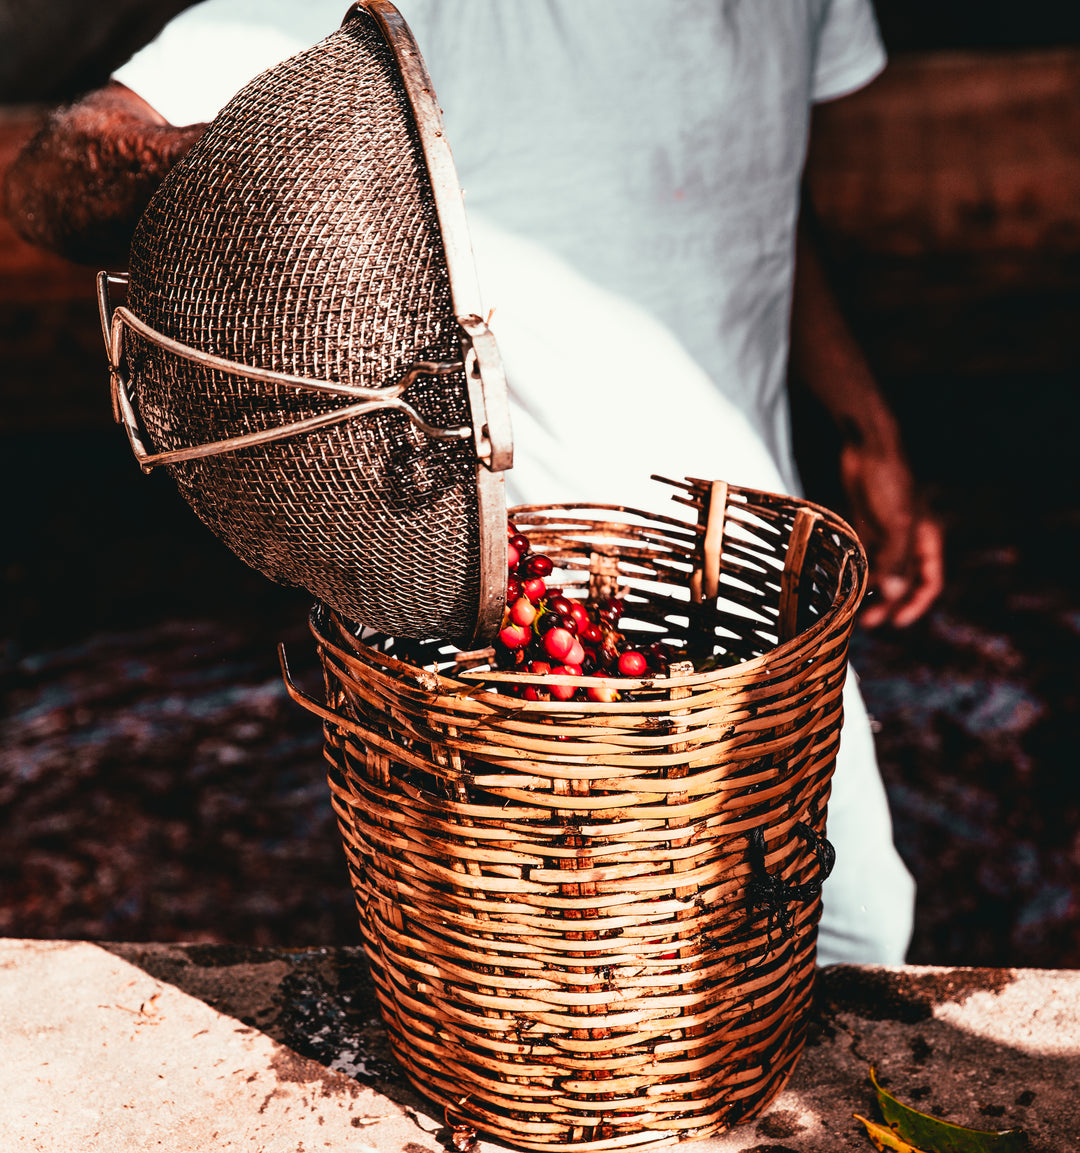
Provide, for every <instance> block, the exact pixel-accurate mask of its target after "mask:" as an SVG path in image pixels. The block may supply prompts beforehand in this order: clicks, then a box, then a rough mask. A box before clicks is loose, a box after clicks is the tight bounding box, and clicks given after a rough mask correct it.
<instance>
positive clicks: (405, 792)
mask: <svg viewBox="0 0 1080 1153" xmlns="http://www.w3.org/2000/svg"><path fill="white" fill-rule="evenodd" d="M679 489H680V491H679V495H677V497H676V499H678V500H681V501H682V502H683V503H685V504H689V505H691V506H692V507H693V508H695V509H696V510H697V512H698V523H697V524H696V525H695V524H693V523H688V522H687V521H683V520H677V519H673V518H668V517H661V516H650V515H646V514H643V513H635V512H633V511H631V510H626V509H619V508H615V507H612V506H598V507H596V508H593V509H579V508H576V507H571V506H561V505H560V506H553V507H545V508H540V507H528V508H524V509H517V510H514V513H513V515H514V519H515V522H516V523H517V525H518V527H519V529H520V530H521V531H522V532H524V533H525V534H526V535H527V536H528V537H529V538H530V541H531V543H532V546H533V548H534V549H535V550H536V551H540V552H544V553H547V554H548V555H549V556H550V557H551V559H552V560H553V561H555V563H556V566H557V567H556V575H557V576H561V577H562V578H563V582H564V583H565V585H566V588H567V590H568V593H569V595H578V596H584V595H588V594H590V593H591V594H593V595H598V594H602V593H604V592H606V591H610V590H612V589H618V590H620V592H621V593H622V595H623V596H624V599H625V601H626V604H627V616H626V617H624V622H623V625H622V626H621V627H622V629H623V630H624V631H626V632H627V633H629V634H631V635H632V634H634V632H635V630H637V631H638V632H640V633H641V634H648V638H649V639H650V640H651V639H654V638H655V637H656V636H663V637H665V638H667V639H668V640H669V641H670V642H671V643H672V645H673V646H675V647H676V648H679V649H689V651H690V654H691V655H692V656H694V657H695V659H696V661H697V663H698V666H699V667H700V665H701V663H702V659H703V658H707V657H708V655H709V654H710V653H718V654H719V659H720V667H714V668H712V669H711V670H710V671H705V672H698V673H693V674H690V675H672V676H670V677H667V678H656V677H653V678H643V679H640V680H626V679H623V678H618V680H617V684H618V687H619V689H620V693H621V699H620V700H618V701H616V702H614V703H610V704H581V703H577V702H565V703H558V702H545V701H535V702H532V701H525V700H522V699H521V698H520V697H516V696H512V695H509V694H508V692H507V691H506V690H507V685H506V682H507V681H508V680H509V681H513V682H523V681H529V680H530V679H532V680H538V679H539V678H529V677H527V676H522V675H518V674H516V673H499V672H492V671H491V670H490V666H489V665H487V664H486V658H487V656H489V655H490V654H484V653H471V654H460V653H455V652H453V651H452V650H449V649H448V648H446V646H439V645H437V644H435V643H432V644H430V645H424V644H416V643H415V642H409V643H404V642H395V641H391V640H390V639H388V638H385V637H382V636H371V637H366V638H365V639H364V640H360V639H358V636H357V635H356V632H357V630H355V629H353V628H351V627H350V626H349V625H348V624H347V623H346V622H344V621H343V620H342V619H341V618H340V617H338V616H337V615H335V614H334V613H332V612H329V611H327V610H323V609H319V610H317V611H316V612H315V613H314V614H313V616H312V626H313V631H314V634H315V637H316V642H317V645H318V648H319V652H320V656H321V659H322V662H323V667H324V671H325V676H326V684H327V694H328V696H327V705H326V707H325V708H324V707H321V706H318V705H316V704H314V703H313V702H311V701H309V700H306V699H302V698H301V696H300V694H299V693H298V691H297V690H296V689H295V688H294V687H293V686H291V684H290V691H291V692H293V694H294V696H296V697H297V699H301V700H302V703H305V704H306V706H307V707H308V708H311V709H312V710H313V711H315V712H317V713H318V714H319V715H321V716H322V717H323V719H324V722H325V732H326V755H327V758H328V760H329V763H330V769H329V775H330V784H331V789H332V792H333V800H334V805H335V808H336V810H337V814H338V817H339V820H340V826H341V830H342V833H343V836H344V843H345V850H346V854H347V858H348V862H349V868H350V871H351V875H352V881H353V884H354V887H355V891H356V896H357V902H358V905H359V909H360V918H361V922H362V928H363V933H364V939H365V943H366V949H367V953H368V956H369V958H370V962H371V967H372V970H373V975H374V978H375V981H376V984H377V987H378V993H379V998H380V1002H381V1008H382V1012H383V1016H384V1019H385V1023H386V1026H387V1029H388V1031H389V1034H390V1039H391V1042H392V1044H393V1047H394V1050H395V1053H396V1054H397V1057H398V1059H399V1060H400V1062H401V1064H402V1065H403V1066H404V1068H405V1070H406V1071H407V1073H408V1075H409V1077H410V1078H411V1079H412V1081H413V1082H414V1083H415V1084H416V1086H417V1087H418V1088H419V1089H420V1090H421V1091H422V1092H423V1093H425V1094H426V1095H427V1096H428V1097H429V1098H431V1099H433V1100H434V1101H436V1102H439V1103H440V1104H442V1105H443V1106H444V1107H445V1108H446V1109H447V1115H448V1118H449V1120H450V1122H451V1123H454V1124H461V1125H468V1126H474V1127H475V1128H476V1129H478V1130H481V1131H483V1132H486V1133H488V1134H490V1135H492V1136H493V1137H494V1138H496V1139H498V1140H501V1141H504V1142H507V1143H509V1144H511V1145H514V1146H517V1147H519V1148H522V1149H529V1150H552V1149H562V1148H566V1147H567V1146H568V1145H569V1146H573V1147H574V1148H576V1149H589V1150H606V1149H627V1148H634V1149H645V1148H654V1147H657V1146H662V1145H668V1144H674V1143H675V1142H676V1141H678V1140H684V1139H687V1138H690V1137H704V1136H708V1135H713V1134H717V1133H719V1132H722V1131H723V1130H724V1129H726V1128H727V1127H729V1126H730V1125H732V1124H734V1123H736V1122H739V1121H744V1120H747V1119H749V1118H750V1117H752V1116H753V1115H755V1114H756V1113H759V1112H760V1111H761V1110H762V1109H763V1108H764V1107H765V1106H766V1105H767V1104H768V1102H769V1101H770V1100H771V1099H772V1098H773V1097H774V1096H775V1094H776V1093H777V1092H778V1091H779V1090H780V1088H781V1086H782V1085H783V1084H784V1082H785V1080H786V1079H787V1077H788V1076H789V1074H790V1073H791V1071H792V1068H793V1066H794V1064H795V1061H796V1059H797V1057H798V1054H799V1051H800V1049H801V1047H802V1043H803V1031H804V1024H805V1016H806V1011H807V1007H808V1002H809V998H810V994H811V989H812V984H813V975H814V961H815V943H816V931H817V922H818V917H819V913H820V898H819V894H820V887H821V885H820V883H821V880H822V878H823V875H824V874H825V873H826V872H827V869H828V867H829V865H830V863H831V862H830V859H829V857H830V853H831V849H830V848H829V846H828V843H827V842H826V841H825V840H824V832H825V812H826V802H827V799H828V794H829V782H830V777H831V774H832V769H833V764H834V759H835V755H836V749H837V744H838V740H839V733H840V724H841V690H842V687H843V682H844V675H845V669H846V650H847V641H848V636H849V633H850V630H851V625H852V619H853V616H854V613H855V610H856V608H857V606H858V603H859V601H860V599H861V597H862V594H863V591H864V586H865V576H866V566H865V557H864V554H863V552H862V549H861V547H860V546H859V543H858V541H857V539H856V538H855V536H854V534H853V533H852V531H851V530H850V529H849V528H848V526H847V525H845V524H844V523H843V522H842V521H841V520H839V519H838V518H836V517H835V516H834V515H833V514H832V513H830V512H828V511H826V510H825V509H822V508H817V507H815V506H812V505H809V504H806V503H804V502H800V501H796V500H792V499H790V498H787V497H779V496H772V495H769V494H765V493H760V492H752V491H747V490H740V489H736V488H734V487H731V488H729V487H728V486H726V485H724V484H721V483H716V484H711V485H710V484H707V483H704V482H689V483H687V484H685V485H680V486H679ZM550 583H551V582H550V581H549V584H550ZM728 662H734V663H732V664H728ZM710 663H712V662H710ZM683 667H684V668H685V667H690V666H683ZM678 668H679V666H673V667H672V672H673V673H675V672H676V671H677V670H678ZM286 679H288V678H287V671H286ZM600 682H602V678H585V679H584V680H583V681H577V682H575V683H579V684H581V683H584V684H586V685H587V684H589V683H600ZM603 683H610V682H603ZM500 689H501V690H502V691H500Z"/></svg>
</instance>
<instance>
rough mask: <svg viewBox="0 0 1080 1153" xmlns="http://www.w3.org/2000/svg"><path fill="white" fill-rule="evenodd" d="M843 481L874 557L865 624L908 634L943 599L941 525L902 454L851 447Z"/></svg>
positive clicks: (844, 458) (843, 462)
mask: <svg viewBox="0 0 1080 1153" xmlns="http://www.w3.org/2000/svg"><path fill="white" fill-rule="evenodd" d="M840 475H841V478H842V480H843V483H844V488H845V490H846V492H847V496H848V501H849V503H850V506H851V517H852V520H853V522H854V526H853V527H854V528H855V531H856V532H857V533H858V534H859V537H860V539H861V540H862V542H863V544H864V545H865V546H866V551H867V553H868V555H869V557H870V588H871V591H872V593H873V597H872V599H871V601H870V603H869V605H868V607H867V608H866V609H865V610H864V611H863V614H862V617H861V620H862V623H863V625H865V626H866V627H867V628H876V627H877V626H879V625H882V624H891V625H895V626H896V627H898V628H904V627H905V626H907V625H910V624H912V623H914V622H915V621H917V620H918V619H919V617H921V616H922V615H923V613H925V612H926V610H927V609H928V608H929V607H930V606H931V605H932V604H933V603H934V601H935V600H936V599H937V598H938V596H939V595H940V593H941V590H942V587H943V585H944V579H945V569H944V562H943V554H944V548H943V538H942V532H941V526H940V524H939V523H938V521H937V520H936V519H935V518H934V517H933V516H931V515H930V514H929V513H927V512H926V511H924V510H922V509H920V507H919V505H918V502H917V499H916V497H915V492H914V485H913V483H912V478H911V473H910V471H909V469H908V467H907V462H906V461H905V460H904V458H903V457H902V456H901V455H899V454H898V453H894V452H883V451H876V450H875V449H873V448H869V447H867V445H866V444H856V443H851V442H849V443H847V444H845V445H844V446H843V448H842V449H841V453H840Z"/></svg>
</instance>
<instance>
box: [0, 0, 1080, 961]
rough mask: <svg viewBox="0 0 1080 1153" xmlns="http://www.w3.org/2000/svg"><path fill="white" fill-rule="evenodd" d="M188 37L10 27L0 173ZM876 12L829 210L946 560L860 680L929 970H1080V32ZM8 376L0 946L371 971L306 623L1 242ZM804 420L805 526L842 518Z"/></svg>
mask: <svg viewBox="0 0 1080 1153" xmlns="http://www.w3.org/2000/svg"><path fill="white" fill-rule="evenodd" d="M185 6H186V5H185V4H184V3H183V2H178V0H173V2H172V3H162V4H156V5H155V4H153V3H148V2H146V0H103V2H102V3H99V4H96V5H94V6H92V8H91V7H89V6H87V5H85V4H81V3H80V4H75V3H63V2H61V0H50V3H47V4H35V5H25V4H16V3H14V2H13V0H2V2H0V43H4V44H5V46H6V49H5V53H6V54H5V56H4V57H3V58H2V63H0V170H2V169H3V168H4V167H5V166H6V165H7V164H8V163H10V160H11V158H12V156H13V155H14V153H15V152H16V150H17V149H18V147H19V146H20V144H21V143H22V142H23V141H25V140H26V139H27V138H28V137H29V135H30V134H31V133H32V131H33V130H34V126H35V125H36V123H38V121H39V119H40V117H41V116H42V115H44V113H45V112H46V111H47V110H48V108H49V106H50V105H51V104H52V103H53V102H56V101H60V100H64V99H69V98H71V97H73V96H75V95H77V94H78V92H79V91H82V90H84V89H85V88H87V87H90V86H92V85H94V84H97V83H99V82H100V81H101V80H102V79H104V78H105V77H106V76H107V75H108V73H109V70H110V69H111V68H112V67H114V66H115V65H116V64H118V63H119V62H120V60H121V59H123V58H124V57H125V56H126V55H127V53H128V52H129V51H130V50H132V49H133V48H135V47H137V46H138V44H139V43H141V42H143V41H145V40H146V39H148V38H149V37H150V36H152V35H153V33H154V32H155V31H156V29H157V28H158V27H160V26H161V25H162V24H163V23H164V21H165V20H166V19H167V18H168V17H169V15H171V14H172V13H173V12H175V11H177V10H179V9H180V8H182V7H185ZM344 6H345V5H344V2H343V8H344ZM878 9H879V16H880V19H881V24H882V28H883V31H884V34H885V37H886V41H887V44H888V47H889V49H890V54H891V63H890V65H889V68H888V70H887V71H886V73H885V74H884V75H883V76H882V77H881V78H880V79H879V80H878V81H876V82H875V83H874V84H873V85H872V86H871V87H870V88H868V89H866V90H865V91H863V92H862V93H860V94H858V95H857V96H855V97H853V98H852V99H851V100H849V101H845V102H843V103H842V104H838V105H834V106H827V107H825V108H823V109H821V112H820V117H819V122H818V123H817V125H816V126H815V140H814V144H813V150H812V154H811V157H810V161H809V167H808V181H809V188H810V190H811V195H812V197H813V200H814V203H815V207H816V209H817V212H818V214H819V216H820V217H821V220H822V221H823V224H824V228H825V237H826V241H827V247H828V254H829V259H830V263H831V266H832V271H833V274H834V277H835V280H836V284H837V287H838V289H839V291H840V294H841V297H842V299H843V300H844V301H845V303H846V305H847V309H848V312H849V316H850V318H851V320H852V322H853V324H854V326H855V328H856V331H857V332H858V334H859V336H860V337H861V339H862V341H863V342H864V345H865V347H866V349H867V350H868V353H869V355H870V357H871V360H872V362H873V364H874V366H875V368H876V370H877V372H878V374H879V377H880V379H881V381H882V384H883V386H884V387H885V389H886V391H887V393H888V395H889V397H890V399H891V400H892V403H893V404H894V406H895V408H896V410H897V412H898V415H899V417H900V420H901V423H902V426H903V429H904V433H905V436H906V440H907V444H908V448H909V451H910V454H911V457H912V461H913V464H914V467H915V470H916V472H917V474H918V475H919V477H920V478H921V480H922V481H923V483H924V485H925V486H926V491H927V495H928V498H929V499H930V500H931V501H932V503H933V504H934V506H935V507H936V508H937V510H938V512H939V513H940V515H941V517H942V518H943V520H944V521H945V523H946V525H947V529H948V564H949V584H948V589H947V592H946V594H945V596H944V597H943V598H942V600H941V602H940V604H939V605H938V606H937V607H936V608H935V610H934V611H933V612H932V613H931V614H930V615H929V617H928V618H927V619H926V620H924V621H922V622H920V623H919V624H918V625H916V626H915V627H913V628H911V629H909V630H906V631H903V632H898V631H890V632H881V633H868V632H865V631H860V632H859V633H858V635H857V636H856V638H855V641H854V646H853V658H854V661H855V664H856V667H857V669H858V670H859V672H860V675H861V679H862V685H863V689H864V693H865V696H866V698H867V702H868V705H869V707H870V710H871V712H872V713H873V715H874V717H875V721H876V727H877V728H878V741H879V749H880V756H881V761H882V768H883V772H884V774H885V777H886V782H887V785H888V788H889V792H890V797H891V800H892V804H893V809H894V815H895V821H896V839H897V843H898V845H899V848H900V850H901V852H902V853H903V855H904V857H905V858H906V859H907V861H908V863H909V865H910V867H911V868H912V870H913V872H914V873H915V875H916V877H917V879H918V881H919V885H920V903H919V911H918V920H917V927H916V936H915V942H914V945H913V949H912V952H911V955H910V959H911V960H912V961H915V962H923V963H936V964H976V965H1036V966H1051V967H1080V753H1078V750H1080V731H1078V729H1080V725H1078V720H1077V717H1078V712H1080V710H1078V700H1077V696H1078V684H1077V669H1078V667H1080V661H1078V659H1077V658H1078V656H1080V603H1078V597H1077V588H1076V586H1077V581H1076V576H1075V573H1076V565H1077V555H1078V551H1080V550H1078V545H1080V480H1078V474H1077V468H1076V464H1075V461H1076V452H1075V450H1074V446H1073V442H1074V440H1075V438H1076V435H1077V431H1078V420H1077V414H1078V408H1080V405H1078V401H1077V383H1078V381H1077V377H1078V363H1080V352H1078V345H1077V340H1076V335H1075V334H1076V332H1077V331H1078V329H1080V324H1078V321H1080V198H1078V191H1080V6H1076V5H1074V4H1051V3H1047V2H1045V0H1043V2H1034V0H1029V2H1027V3H1025V4H1023V5H1017V4H1014V3H1005V2H1004V0H999V2H997V3H989V2H986V0H982V2H979V3H976V2H974V0H970V2H969V0H937V2H936V3H930V2H929V0H879V4H878ZM12 46H15V51H12V50H11V48H12ZM0 373H2V376H0V381H2V386H0V485H2V491H3V493H4V509H5V515H4V522H3V523H4V530H5V531H4V532H3V534H2V540H0V575H2V580H3V591H4V598H3V614H2V618H0V679H2V687H3V695H4V701H5V708H4V715H3V720H2V722H0V724H2V746H0V934H4V935H8V936H30V937H34V936H39V937H80V938H91V939H93V938H97V939H112V940H163V941H166V940H189V941H190V940H197V941H199V940H201V941H232V942H236V943H254V944H283V945H319V944H348V943H355V942H356V941H357V939H358V933H357V930H356V926H355V916H354V912H353V908H352V898H351V895H350V893H349V890H348V886H347V882H346V874H345V867H344V862H343V858H342V854H341V850H340V848H339V846H338V841H337V833H336V830H335V828H334V824H333V817H332V813H331V811H330V807H329V799H328V794H327V790H326V787H325V784H324V781H323V777H322V762H321V733H320V730H319V724H318V722H317V721H316V720H315V719H314V718H312V717H310V716H309V715H308V714H306V713H304V712H303V711H302V710H301V709H299V708H298V707H297V706H295V705H294V704H293V703H292V702H291V701H290V700H289V699H288V698H287V697H286V695H285V693H284V690H283V688H282V684H281V678H280V674H279V671H278V668H277V661H276V655H275V645H276V643H277V641H278V640H284V641H286V642H287V645H288V649H289V652H290V656H291V659H292V662H293V664H294V666H295V670H294V671H295V672H296V675H297V676H298V677H299V679H300V680H301V682H302V683H303V684H305V685H306V686H307V687H309V688H310V689H312V690H313V691H317V690H318V681H319V677H318V671H317V668H316V666H315V662H314V658H313V656H312V652H311V646H310V644H309V642H308V641H307V638H306V631H305V617H306V612H307V608H308V598H307V597H306V595H305V594H298V593H295V592H290V591H288V590H283V589H278V588H276V587H274V586H273V585H270V584H269V583H268V582H266V581H264V580H263V579H262V578H261V577H259V576H258V575H257V574H255V573H253V572H251V571H249V570H248V569H246V568H245V567H244V566H243V565H241V564H240V562H239V561H236V560H235V559H234V558H233V557H232V555H231V554H230V553H228V552H227V551H226V550H225V548H224V546H222V545H220V544H218V542H217V541H216V539H215V538H214V537H213V536H212V535H211V534H210V533H209V531H208V530H206V529H204V528H203V527H202V525H201V524H199V523H198V522H197V521H196V520H195V518H194V516H193V515H192V514H191V513H190V512H189V510H188V509H187V506H186V505H184V504H183V503H182V502H181V501H180V499H179V498H178V497H177V495H176V493H175V492H174V490H173V488H172V485H171V482H170V481H169V479H168V478H167V477H166V476H163V475H158V474H154V475H151V476H150V477H144V476H142V475H141V474H140V472H139V470H138V468H137V467H136V466H135V464H134V462H133V460H132V458H131V455H130V453H129V451H128V448H127V445H126V441H125V440H124V438H123V435H122V434H121V433H119V432H118V431H117V430H116V429H115V428H114V427H113V425H112V423H111V419H110V413H109V404H108V396H107V374H106V372H105V359H104V351H103V346H102V340H101V332H100V327H99V323H98V318H97V313H96V306H95V303H94V300H93V270H90V269H86V268H80V267H76V266H73V265H69V264H66V263H65V262H63V261H61V260H59V259H55V258H52V257H50V256H48V255H46V254H44V253H41V252H38V251H35V250H33V249H31V248H29V247H27V246H26V245H24V244H22V243H21V242H20V241H18V239H17V238H16V237H15V236H14V234H13V233H12V232H11V231H10V229H9V228H8V227H7V226H6V224H4V223H3V222H0ZM795 396H796V401H795V421H796V434H797V440H798V446H799V457H800V464H801V467H802V469H803V472H804V476H805V479H806V484H807V487H808V490H809V493H810V495H811V496H813V497H815V498H816V499H819V500H822V501H824V502H825V503H830V504H834V505H837V504H840V497H839V489H838V484H837V478H836V475H835V471H834V468H833V464H832V461H833V459H834V449H835V444H834V443H833V442H832V440H831V433H830V430H829V426H828V425H827V423H826V422H825V421H824V420H823V418H822V415H821V413H820V412H818V411H816V410H815V409H814V407H813V405H812V404H811V403H810V402H809V401H808V400H807V399H806V398H805V396H802V395H801V394H800V393H799V392H798V389H797V387H796V390H795ZM840 507H841V508H842V504H840Z"/></svg>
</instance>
